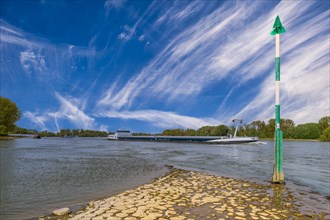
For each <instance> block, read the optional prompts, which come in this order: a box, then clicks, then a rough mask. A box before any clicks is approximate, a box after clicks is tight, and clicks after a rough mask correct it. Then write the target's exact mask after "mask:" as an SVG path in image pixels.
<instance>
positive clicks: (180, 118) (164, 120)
mask: <svg viewBox="0 0 330 220" xmlns="http://www.w3.org/2000/svg"><path fill="white" fill-rule="evenodd" d="M96 116H97V117H107V118H120V119H124V120H139V121H144V122H148V123H150V124H151V125H153V126H156V127H159V128H178V127H180V128H193V129H198V128H200V127H202V126H206V125H219V124H221V122H220V121H219V120H216V119H213V118H195V117H190V116H184V115H178V114H176V113H174V112H164V111H156V110H140V111H121V112H118V111H107V112H102V113H98V114H96Z"/></svg>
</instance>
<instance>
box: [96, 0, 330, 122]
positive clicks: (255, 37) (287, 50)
mask: <svg viewBox="0 0 330 220" xmlns="http://www.w3.org/2000/svg"><path fill="white" fill-rule="evenodd" d="M314 3H315V2H304V1H293V2H292V1H282V2H280V3H279V4H278V5H277V6H276V7H275V8H274V9H273V10H270V11H269V12H268V13H265V14H262V15H260V16H259V17H258V19H254V18H253V19H252V21H250V22H249V24H248V25H244V24H245V23H246V21H247V20H250V19H251V17H252V16H254V15H255V13H256V11H258V10H263V7H264V5H263V4H264V3H260V2H258V1H253V2H242V3H240V4H234V5H233V4H232V2H226V3H225V4H224V5H223V6H222V7H220V8H218V9H216V10H214V11H213V12H212V13H210V14H209V15H208V16H206V17H203V19H201V20H200V21H198V22H196V23H195V24H194V25H192V26H190V27H187V28H182V30H181V31H180V32H178V34H177V35H176V36H175V37H172V39H171V41H170V42H169V43H168V45H166V46H165V47H164V48H163V50H161V51H160V52H159V54H158V55H157V56H156V57H155V58H154V59H153V60H151V61H150V63H149V64H148V65H147V66H146V67H145V68H143V69H142V70H141V71H140V72H138V73H137V74H136V75H135V76H134V77H132V78H131V79H130V80H129V81H128V82H127V83H126V85H125V86H123V87H121V89H119V90H118V89H114V90H112V93H111V94H112V95H111V96H104V97H102V104H103V105H104V106H108V107H109V109H115V110H119V109H129V108H131V107H132V104H133V103H134V101H135V100H136V99H137V98H141V97H143V98H144V100H145V99H148V98H150V100H152V99H154V98H155V97H156V98H157V99H161V100H164V101H167V102H172V101H178V100H185V99H186V98H187V97H194V96H197V95H199V94H200V93H201V92H202V91H204V90H205V88H207V87H208V86H209V85H211V84H214V83H216V82H226V83H227V84H230V83H235V84H236V85H238V88H242V86H246V85H247V83H248V82H249V81H250V80H252V79H253V80H255V79H257V78H258V80H260V78H261V77H263V78H266V79H267V80H262V79H261V82H260V83H262V84H259V85H257V86H256V85H254V89H255V88H258V87H260V91H259V94H257V95H256V96H255V98H254V99H253V100H252V101H251V103H250V104H247V105H246V106H245V107H244V106H243V107H242V109H241V110H239V109H235V111H234V112H238V114H241V115H242V114H243V117H247V118H256V117H259V118H258V119H264V120H265V119H268V118H269V117H270V116H271V115H272V114H273V113H272V112H273V109H272V108H273V107H272V103H273V90H270V86H269V82H272V81H273V78H274V76H273V68H274V67H273V66H274V53H275V49H274V38H273V37H271V36H270V34H269V33H270V31H271V27H272V24H273V22H274V19H275V17H276V15H277V14H280V16H281V18H282V22H283V25H284V26H285V27H286V29H287V33H285V34H284V35H283V39H282V44H283V50H282V53H283V54H286V57H285V56H284V57H283V59H282V69H283V70H285V69H287V72H290V76H291V78H290V79H287V80H288V82H290V85H289V84H283V89H284V92H283V94H286V93H287V94H289V93H290V94H291V97H292V98H290V99H289V100H290V102H291V103H295V105H292V104H291V105H290V106H291V107H290V109H287V110H288V111H287V112H295V114H288V116H291V115H292V116H295V117H293V118H292V119H295V118H296V120H297V121H299V122H302V121H303V120H301V119H303V116H299V114H297V113H296V110H297V109H301V111H302V112H303V111H307V110H308V109H309V108H308V107H307V106H313V105H318V106H319V107H320V109H319V110H318V112H319V113H318V114H317V115H315V116H311V117H308V118H306V119H305V120H310V119H311V118H313V120H314V119H315V118H316V117H320V116H321V114H324V113H326V111H327V109H328V108H329V104H328V101H327V100H328V99H329V97H327V94H328V93H327V92H324V91H329V89H328V87H329V80H328V79H329V78H328V77H329V76H328V75H327V74H328V71H327V70H329V64H328V61H326V58H327V57H329V51H328V48H329V41H327V40H326V39H328V38H329V34H327V33H329V32H328V31H329V26H328V22H327V21H329V17H328V11H326V12H324V13H323V14H314V15H313V16H312V17H310V18H309V19H308V20H305V21H304V25H298V24H297V22H298V23H299V22H301V20H299V18H303V17H304V15H305V14H306V13H307V12H308V11H310V10H311V8H313V7H314V6H313V4H314ZM247 4H248V7H247ZM173 10H174V9H173ZM167 12H168V13H169V14H171V12H172V11H167ZM158 22H159V21H158ZM297 27H299V28H300V29H299V30H298V29H297ZM306 27H308V30H309V31H307V32H306ZM251 28H252V29H251ZM288 60H289V61H288ZM316 67H317V68H316ZM315 68H316V70H315V71H314V75H313V76H314V77H313V76H306V78H305V79H309V78H310V77H311V79H310V80H311V83H310V85H312V86H305V85H304V84H305V83H304V80H302V79H303V78H304V77H305V75H308V73H309V72H310V69H315ZM270 70H271V72H270ZM268 76H269V77H268ZM284 80H285V77H284V78H283V82H284ZM254 83H255V82H254ZM303 85H304V86H303ZM286 90H287V91H286ZM232 92H235V91H232ZM153 94H155V95H153ZM317 94H322V95H317ZM314 95H315V96H314ZM227 99H228V97H227V96H226V97H225V100H224V101H226V100H227ZM305 99H307V101H305ZM295 100H299V102H297V101H295ZM245 102H246V100H245ZM290 102H289V103H290ZM289 103H287V104H289ZM219 105H220V107H221V103H219ZM222 107H223V106H222ZM265 109H267V111H265ZM283 110H285V109H283ZM234 112H232V114H235V113H234ZM256 112H258V113H256ZM307 112H309V113H310V114H311V115H312V114H313V111H312V110H311V109H309V110H308V111H307ZM303 115H306V113H304V114H303ZM284 116H285V114H284ZM217 117H221V118H223V116H222V115H220V114H219V115H218V116H217ZM227 117H232V116H229V115H228V116H227Z"/></svg>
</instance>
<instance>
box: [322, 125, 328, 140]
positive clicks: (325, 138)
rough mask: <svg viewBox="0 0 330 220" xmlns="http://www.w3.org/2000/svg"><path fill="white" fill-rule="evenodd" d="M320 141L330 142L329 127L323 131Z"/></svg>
mask: <svg viewBox="0 0 330 220" xmlns="http://www.w3.org/2000/svg"><path fill="white" fill-rule="evenodd" d="M320 141H330V127H328V128H326V129H324V130H323V132H322V134H321V136H320Z"/></svg>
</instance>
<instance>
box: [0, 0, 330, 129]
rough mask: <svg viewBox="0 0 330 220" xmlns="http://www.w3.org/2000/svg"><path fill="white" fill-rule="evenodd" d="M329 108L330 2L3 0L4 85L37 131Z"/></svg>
mask: <svg viewBox="0 0 330 220" xmlns="http://www.w3.org/2000/svg"><path fill="white" fill-rule="evenodd" d="M277 15H279V16H280V18H281V21H282V24H283V26H284V27H285V29H286V33H284V34H281V117H282V118H286V119H292V120H294V122H295V123H296V124H302V123H307V122H317V121H318V120H319V119H320V118H321V117H323V116H327V115H329V114H330V113H329V109H330V104H329V100H330V97H329V94H330V91H329V87H330V86H329V84H330V79H329V71H330V64H329V63H330V62H329V61H330V52H329V51H330V50H329V48H330V42H329V39H330V25H329V24H330V2H329V1H327V0H324V1H323V0H316V1H313V0H301V1H299V0H297V1H273V0H268V1H262V0H259V1H252V0H251V1H247V0H246V1H234V0H231V1H229V0H227V1H212V0H207V1H206V0H200V1H197V0H196V1H188V0H177V1H175V0H171V1H167V0H157V1H147V0H105V1H102V0H95V1H92V0H90V1H88V0H81V1H79V0H56V1H55V0H20V1H17V0H1V13H0V31H1V32H0V37H1V43H0V50H1V51H0V52H1V54H0V55H1V56H0V60H1V66H0V72H1V73H0V74H1V81H0V82H1V88H0V92H1V96H3V97H6V98H9V99H10V100H12V101H13V102H15V103H16V104H17V106H18V107H19V109H20V110H21V112H22V117H21V119H20V120H19V121H18V122H17V125H18V126H21V127H25V128H31V129H37V130H39V131H42V130H49V131H58V130H59V129H64V128H70V129H93V130H103V131H115V130H117V129H129V130H131V131H133V132H150V133H157V132H161V131H163V130H164V129H174V128H183V129H186V128H192V129H198V128H200V127H202V126H206V125H219V124H225V125H228V126H230V125H232V123H231V121H232V119H234V118H242V119H244V123H250V122H252V121H254V120H263V121H265V122H268V120H269V119H272V118H274V117H275V37H274V36H271V35H270V32H271V31H272V27H273V24H274V21H275V18H276V16H277Z"/></svg>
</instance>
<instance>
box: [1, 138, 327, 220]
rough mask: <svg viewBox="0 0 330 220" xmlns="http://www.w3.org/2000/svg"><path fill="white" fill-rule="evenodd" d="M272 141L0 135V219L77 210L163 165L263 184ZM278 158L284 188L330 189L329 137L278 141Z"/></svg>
mask: <svg viewBox="0 0 330 220" xmlns="http://www.w3.org/2000/svg"><path fill="white" fill-rule="evenodd" d="M273 146H274V142H273V141H261V142H257V143H251V144H243V145H206V144H182V143H164V142H163V143H161V142H120V141H108V140H106V139H102V138H43V139H40V140H39V139H27V138H22V139H15V140H1V141H0V158H1V172H0V173H1V174H0V177H1V179H0V188H1V194H0V198H1V202H0V204H1V205H0V206H1V207H0V217H1V218H0V219H3V220H6V219H31V218H35V217H38V216H41V215H43V214H47V213H49V212H51V211H52V210H54V209H57V208H62V207H70V208H73V209H78V208H81V207H82V206H83V205H85V204H86V203H87V202H89V201H91V200H93V199H98V198H103V197H108V196H111V195H113V194H116V193H118V192H121V191H124V190H126V189H129V188H133V187H136V186H138V185H141V184H143V183H146V182H149V181H151V180H152V179H154V178H156V177H159V176H161V175H164V174H165V173H166V172H167V168H166V167H165V166H164V165H165V164H170V165H174V166H175V167H178V168H184V169H189V170H196V171H202V172H208V173H211V174H216V175H221V176H228V177H233V178H239V179H246V180H251V181H256V182H266V181H269V180H270V179H271V176H272V172H273V155H274V147H273ZM283 157H284V174H285V180H286V182H287V185H288V186H290V187H294V188H297V189H298V188H299V190H301V189H300V188H302V189H304V190H307V191H308V193H311V194H315V193H316V194H318V195H321V196H322V197H324V196H329V195H330V192H329V190H330V183H329V180H330V171H329V167H330V164H329V163H330V162H329V158H330V145H329V143H322V142H298V141H285V142H284V149H283ZM304 195H306V194H304Z"/></svg>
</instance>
